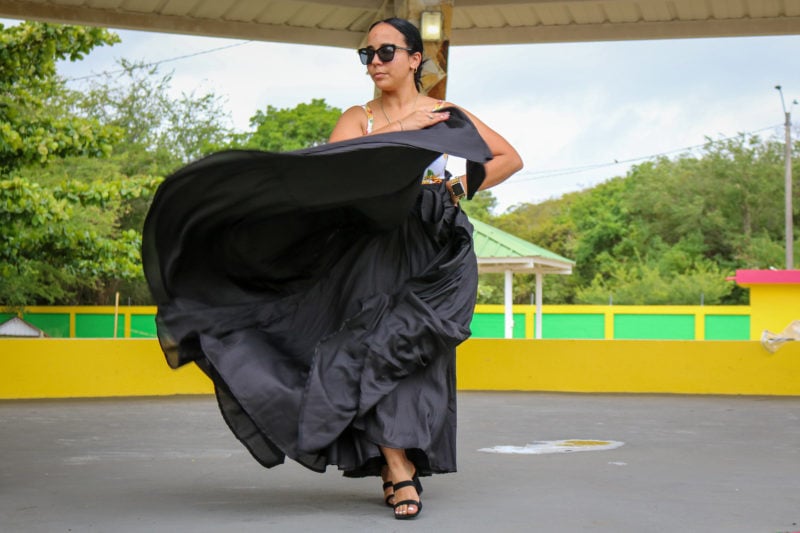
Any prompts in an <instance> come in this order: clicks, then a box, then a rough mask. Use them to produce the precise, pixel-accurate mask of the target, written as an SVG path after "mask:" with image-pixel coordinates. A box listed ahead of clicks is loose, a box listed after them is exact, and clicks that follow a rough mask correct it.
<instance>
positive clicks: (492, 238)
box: [470, 219, 575, 274]
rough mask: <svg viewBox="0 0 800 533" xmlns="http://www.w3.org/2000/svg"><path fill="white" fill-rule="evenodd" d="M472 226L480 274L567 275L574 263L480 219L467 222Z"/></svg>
mask: <svg viewBox="0 0 800 533" xmlns="http://www.w3.org/2000/svg"><path fill="white" fill-rule="evenodd" d="M470 222H472V225H473V226H474V227H475V233H474V234H473V239H474V241H475V254H476V255H477V256H478V265H479V268H480V270H481V271H482V272H501V271H504V270H515V271H527V272H535V271H537V270H539V271H541V272H552V273H559V274H569V273H571V272H572V267H573V265H575V261H572V260H570V259H567V258H566V257H562V256H560V255H558V254H556V253H554V252H551V251H550V250H546V249H544V248H542V247H541V246H537V245H535V244H533V243H531V242H528V241H526V240H524V239H520V238H519V237H517V236H515V235H511V234H510V233H506V232H505V231H502V230H499V229H497V228H495V227H493V226H490V225H489V224H487V223H485V222H481V221H480V220H472V219H471V220H470Z"/></svg>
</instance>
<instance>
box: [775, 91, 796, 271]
mask: <svg viewBox="0 0 800 533" xmlns="http://www.w3.org/2000/svg"><path fill="white" fill-rule="evenodd" d="M775 89H776V90H777V91H778V92H779V93H780V95H781V105H782V106H783V114H784V116H785V118H786V121H785V122H784V123H783V125H784V128H785V130H786V131H785V134H786V139H785V146H784V155H783V157H784V168H785V171H784V181H785V182H784V192H783V195H784V203H785V205H784V217H785V218H784V220H785V224H784V234H785V239H786V270H793V269H794V221H793V220H792V218H793V217H792V113H791V110H790V109H786V102H785V101H784V100H783V89H781V86H780V85H776V86H775ZM793 103H795V104H796V103H797V100H795V101H794V102H793Z"/></svg>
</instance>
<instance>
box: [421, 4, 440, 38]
mask: <svg viewBox="0 0 800 533" xmlns="http://www.w3.org/2000/svg"><path fill="white" fill-rule="evenodd" d="M419 25H420V33H421V34H422V40H423V41H441V40H442V12H441V11H423V12H422V17H421V19H420V24H419Z"/></svg>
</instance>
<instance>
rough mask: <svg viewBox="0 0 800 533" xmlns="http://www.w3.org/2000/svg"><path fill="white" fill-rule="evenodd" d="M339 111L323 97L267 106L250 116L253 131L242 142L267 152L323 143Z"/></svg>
mask: <svg viewBox="0 0 800 533" xmlns="http://www.w3.org/2000/svg"><path fill="white" fill-rule="evenodd" d="M341 114H342V110H341V109H338V108H336V107H332V106H329V105H328V104H327V103H325V100H324V99H318V98H315V99H312V100H311V103H309V104H306V103H301V104H298V105H297V106H296V107H294V108H284V109H277V108H275V107H273V106H271V105H270V106H267V110H266V112H265V111H261V110H258V111H257V112H256V114H255V115H253V117H252V118H251V119H250V126H251V127H253V128H254V131H253V132H252V133H250V134H247V135H245V136H244V138H243V139H242V140H241V144H242V145H243V146H244V147H245V148H254V149H258V150H265V151H268V152H287V151H291V150H300V149H302V148H309V147H312V146H317V145H320V144H324V143H326V142H327V141H328V137H330V135H331V132H333V127H334V126H335V125H336V121H337V120H339V116H341Z"/></svg>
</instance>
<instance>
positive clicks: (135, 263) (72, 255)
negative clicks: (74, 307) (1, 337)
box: [0, 177, 160, 306]
mask: <svg viewBox="0 0 800 533" xmlns="http://www.w3.org/2000/svg"><path fill="white" fill-rule="evenodd" d="M159 181H160V180H158V179H153V178H149V179H148V178H144V179H138V180H133V179H126V180H124V182H122V181H110V182H108V181H105V182H104V181H99V180H97V181H94V182H91V183H86V182H81V181H77V180H69V181H63V182H61V183H59V184H57V185H54V186H51V187H47V186H42V185H39V184H37V183H34V182H31V181H30V180H28V179H25V178H21V177H14V178H10V179H4V180H0V206H2V209H0V228H2V230H3V231H2V233H0V274H2V276H0V278H1V279H2V281H0V298H1V299H2V300H1V301H2V302H3V303H4V304H6V305H12V306H21V305H26V304H28V305H30V304H37V303H61V304H77V303H83V302H86V301H97V299H98V298H100V297H101V295H102V294H103V293H105V292H107V291H108V290H109V288H112V287H113V285H114V282H115V281H118V280H133V279H137V278H139V277H141V260H140V257H139V249H140V247H141V235H140V233H139V232H138V231H136V230H134V229H127V230H123V229H120V228H119V227H118V225H117V216H118V213H119V212H120V211H121V205H122V204H123V202H125V201H126V200H128V199H131V198H140V197H142V196H144V195H150V194H152V191H153V190H154V188H155V187H156V186H157V184H158V182H159Z"/></svg>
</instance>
